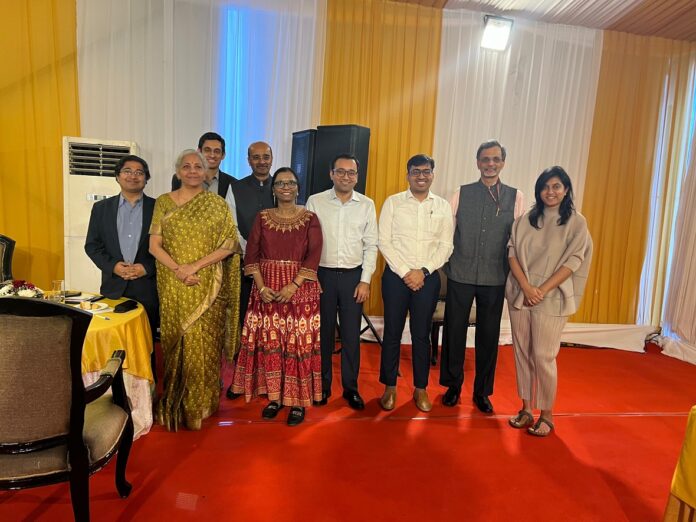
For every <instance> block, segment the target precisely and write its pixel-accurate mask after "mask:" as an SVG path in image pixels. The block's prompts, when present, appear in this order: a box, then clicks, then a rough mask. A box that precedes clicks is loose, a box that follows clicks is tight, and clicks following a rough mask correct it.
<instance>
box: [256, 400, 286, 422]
mask: <svg viewBox="0 0 696 522" xmlns="http://www.w3.org/2000/svg"><path fill="white" fill-rule="evenodd" d="M282 408H283V405H282V404H280V403H278V402H269V403H268V404H267V405H266V407H265V408H264V409H263V410H261V417H263V418H264V419H275V418H276V416H277V415H278V412H279V411H280V410H281V409H282Z"/></svg>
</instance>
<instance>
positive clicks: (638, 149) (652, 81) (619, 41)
mask: <svg viewBox="0 0 696 522" xmlns="http://www.w3.org/2000/svg"><path fill="white" fill-rule="evenodd" d="M684 45H685V44H683V42H677V41H673V40H666V39H663V38H655V37H645V36H635V35H629V34H626V33H618V32H613V31H605V32H604V45H603V49H602V63H601V67H600V76H599V83H598V88H597V100H596V105H595V114H594V121H593V129H592V138H591V141H590V151H589V158H588V165H587V178H586V182H585V190H584V196H583V209H582V210H583V214H584V215H585V216H586V217H587V220H588V223H589V228H590V232H591V234H592V238H593V240H594V247H595V248H594V252H595V253H594V260H593V264H592V269H591V271H590V276H589V280H588V285H587V289H586V292H585V298H584V300H583V303H582V306H581V308H580V310H578V313H577V314H575V316H574V317H573V320H574V321H578V322H590V323H620V324H631V323H634V322H635V320H636V310H637V305H638V297H639V288H640V277H641V271H642V267H643V261H644V257H645V250H646V241H647V229H648V222H649V217H650V190H651V183H652V179H653V172H654V166H655V161H656V149H657V147H656V142H657V139H658V127H659V121H660V113H661V110H662V105H661V101H662V99H663V93H664V90H665V86H666V80H667V79H668V77H669V74H670V71H671V70H672V69H671V68H672V67H673V66H675V64H677V63H679V60H680V59H679V56H680V54H681V53H683V50H684ZM672 72H673V71H672ZM681 74H685V71H684V72H681ZM676 109H677V108H667V109H666V110H676ZM665 145H666V146H670V144H669V143H666V144H665ZM663 271H664V268H663Z"/></svg>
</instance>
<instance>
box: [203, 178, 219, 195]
mask: <svg viewBox="0 0 696 522" xmlns="http://www.w3.org/2000/svg"><path fill="white" fill-rule="evenodd" d="M218 183H219V181H218V176H217V174H216V175H215V176H213V179H211V180H210V181H206V182H205V183H204V185H205V190H207V191H208V192H212V193H213V194H217V193H218Z"/></svg>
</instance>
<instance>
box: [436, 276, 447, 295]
mask: <svg viewBox="0 0 696 522" xmlns="http://www.w3.org/2000/svg"><path fill="white" fill-rule="evenodd" d="M437 274H438V275H439V276H440V293H439V295H438V299H439V300H440V301H444V300H445V297H447V276H446V275H445V271H444V270H443V269H442V268H438V270H437Z"/></svg>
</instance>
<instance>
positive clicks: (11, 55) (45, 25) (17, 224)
mask: <svg viewBox="0 0 696 522" xmlns="http://www.w3.org/2000/svg"><path fill="white" fill-rule="evenodd" d="M0 18H1V19H2V21H3V30H2V31H1V32H0V49H2V53H3V57H2V58H3V63H4V64H5V65H4V66H3V71H2V75H0V114H2V125H0V197H1V198H2V199H1V201H2V203H1V204H0V233H3V234H5V235H7V236H10V237H11V238H13V239H14V240H15V241H16V242H17V245H16V247H15V256H14V261H13V275H14V277H15V279H28V280H30V281H32V282H33V283H35V284H37V285H39V286H41V287H44V288H47V287H48V285H50V282H51V280H52V279H56V278H62V277H63V177H62V154H61V147H62V142H61V140H62V136H64V135H71V136H79V131H80V127H79V121H80V119H79V110H78V93H77V52H76V51H77V39H76V6H75V2H66V1H62V0H18V1H13V2H2V4H1V5H0Z"/></svg>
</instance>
